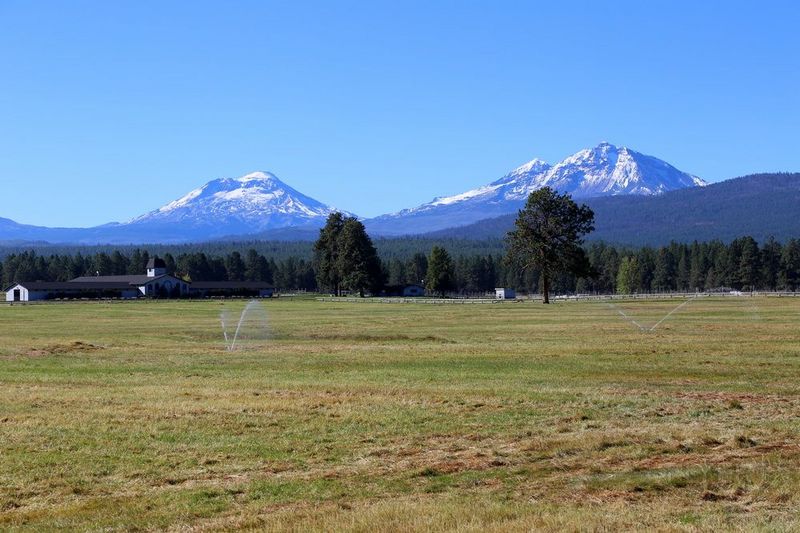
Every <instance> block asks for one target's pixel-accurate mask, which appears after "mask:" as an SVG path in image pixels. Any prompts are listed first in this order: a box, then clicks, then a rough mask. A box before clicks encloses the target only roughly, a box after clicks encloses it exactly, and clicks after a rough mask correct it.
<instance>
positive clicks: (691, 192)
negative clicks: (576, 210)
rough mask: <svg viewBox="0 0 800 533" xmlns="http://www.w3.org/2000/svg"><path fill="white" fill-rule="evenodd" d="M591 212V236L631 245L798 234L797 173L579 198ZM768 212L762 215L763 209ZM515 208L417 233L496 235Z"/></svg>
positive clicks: (509, 221) (508, 226)
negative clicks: (641, 193) (657, 192)
mask: <svg viewBox="0 0 800 533" xmlns="http://www.w3.org/2000/svg"><path fill="white" fill-rule="evenodd" d="M579 203H585V204H586V205H588V206H589V207H591V208H592V209H593V210H594V212H595V220H596V223H595V231H594V232H592V233H591V234H589V235H588V236H587V239H589V240H602V241H606V242H613V243H617V244H629V245H662V244H667V243H669V242H670V241H673V240H674V241H678V242H691V241H693V240H698V241H708V240H714V239H720V240H723V241H729V240H732V239H734V238H737V237H741V236H744V235H750V236H752V237H754V238H755V239H756V240H758V241H759V242H761V241H763V240H765V239H767V238H769V237H775V238H776V239H778V240H786V239H789V238H798V237H800V230H798V229H796V228H797V220H798V219H800V173H792V172H778V173H761V174H750V175H747V176H741V177H738V178H731V179H728V180H724V181H720V182H717V183H711V184H709V185H708V186H706V187H702V188H687V189H680V190H676V191H671V192H667V193H664V194H663V195H658V196H647V197H632V196H614V197H597V198H587V199H583V200H582V201H580V202H579ZM767 212H768V213H769V216H764V213H767ZM515 218H516V213H514V214H506V215H502V216H499V217H492V218H486V219H483V220H480V221H478V222H475V223H473V224H469V225H464V226H460V227H453V228H446V229H442V230H437V231H433V232H427V233H423V234H420V236H421V237H425V238H464V237H467V236H468V237H470V238H474V239H481V238H498V237H503V236H504V235H505V233H506V232H508V231H509V230H511V229H512V228H513V225H514V220H515Z"/></svg>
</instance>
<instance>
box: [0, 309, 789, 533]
mask: <svg viewBox="0 0 800 533" xmlns="http://www.w3.org/2000/svg"><path fill="white" fill-rule="evenodd" d="M679 303H680V301H670V300H666V301H627V302H625V301H623V302H615V306H616V307H612V306H609V305H607V304H605V303H602V302H560V303H555V304H552V305H550V306H544V305H541V304H535V303H530V302H526V303H503V304H496V305H423V304H377V303H372V304H361V303H344V302H319V301H315V300H313V299H307V300H302V299H301V300H292V299H288V298H279V299H273V300H269V301H265V302H264V307H265V308H266V310H267V313H268V316H269V325H270V332H271V338H270V340H269V341H267V342H263V343H261V344H260V345H255V346H253V345H251V346H247V347H244V349H242V350H236V351H232V352H231V351H227V350H226V347H225V344H224V342H223V338H222V329H221V326H220V313H221V311H222V309H223V308H224V307H225V306H229V307H230V306H233V308H235V309H236V310H240V309H242V308H243V307H244V305H245V304H246V302H244V301H234V302H222V301H153V302H128V303H125V302H107V303H99V302H84V303H63V304H62V303H59V304H47V305H13V306H3V307H0V529H2V530H11V531H14V530H35V531H42V530H52V529H57V528H59V529H73V530H101V529H102V530H164V529H166V530H231V529H251V530H296V531H337V530H348V531H352V530H354V531H396V530H397V531H450V530H456V531H527V530H532V529H536V530H559V531H562V530H618V529H638V530H677V531H682V530H686V531H692V530H722V529H725V530H730V529H737V530H742V529H744V530H771V531H782V530H783V531H791V530H798V529H800V511H798V509H800V422H799V421H798V416H800V382H799V380H798V378H800V327H798V326H800V299H795V298H748V297H742V298H734V297H730V298H709V299H697V300H693V301H691V302H689V303H688V304H686V305H685V306H683V307H682V308H680V309H679V310H677V311H676V312H674V313H673V314H672V315H670V316H669V318H668V319H666V320H664V321H663V322H662V323H661V324H659V326H658V327H657V328H656V329H655V330H653V331H650V332H644V331H642V328H639V327H637V326H635V325H634V324H633V323H632V322H631V320H635V321H636V322H637V323H639V324H642V325H645V326H649V325H653V324H656V323H657V322H658V321H659V320H661V319H662V318H663V317H664V316H665V315H666V314H667V313H669V312H670V311H672V310H673V309H674V308H675V307H676V306H677V304H679ZM619 311H623V312H624V314H626V315H627V316H628V317H631V320H628V319H626V318H624V317H623V316H622V314H621V313H620V312H619Z"/></svg>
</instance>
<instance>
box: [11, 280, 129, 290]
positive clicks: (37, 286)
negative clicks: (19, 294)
mask: <svg viewBox="0 0 800 533" xmlns="http://www.w3.org/2000/svg"><path fill="white" fill-rule="evenodd" d="M18 285H19V286H21V287H24V288H26V289H28V290H29V291H82V290H94V291H96V290H105V289H109V290H117V289H130V288H131V285H130V283H124V282H113V281H107V282H103V283H85V282H75V281H20V282H19V283H14V284H13V285H11V286H10V287H8V288H7V289H5V290H6V291H9V290H11V289H13V288H14V287H16V286H18Z"/></svg>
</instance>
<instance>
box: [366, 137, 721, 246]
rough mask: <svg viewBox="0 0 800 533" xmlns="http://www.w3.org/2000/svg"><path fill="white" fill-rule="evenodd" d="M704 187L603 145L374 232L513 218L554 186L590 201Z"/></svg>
mask: <svg viewBox="0 0 800 533" xmlns="http://www.w3.org/2000/svg"><path fill="white" fill-rule="evenodd" d="M705 184H706V183H705V182H704V181H703V180H701V179H700V178H698V177H697V176H692V175H691V174H687V173H685V172H682V171H680V170H678V169H677V168H675V167H673V166H672V165H670V164H668V163H666V162H664V161H662V160H660V159H657V158H655V157H652V156H648V155H644V154H641V153H639V152H636V151H634V150H631V149H629V148H627V147H618V146H615V145H614V144H611V143H609V142H607V141H603V142H601V143H600V144H598V145H597V146H595V147H593V148H586V149H583V150H580V151H579V152H576V153H575V154H573V155H571V156H569V157H567V158H565V159H564V160H563V161H560V162H559V163H557V164H555V165H553V166H551V165H549V164H547V163H545V162H544V161H542V160H541V159H533V160H531V161H529V162H528V163H525V164H524V165H522V166H519V167H517V168H516V169H514V170H512V171H511V172H509V173H508V174H506V175H505V176H503V177H502V178H500V179H498V180H496V181H493V182H492V183H490V184H489V185H484V186H483V187H478V188H476V189H472V190H469V191H467V192H464V193H461V194H456V195H453V196H446V197H440V198H435V199H434V200H433V201H431V202H429V203H427V204H423V205H421V206H419V207H415V208H412V209H405V210H403V211H400V212H398V213H394V214H391V215H384V216H382V217H378V218H376V219H373V220H372V221H371V222H370V227H372V228H374V229H376V230H378V231H384V232H385V233H393V232H395V229H394V228H395V227H398V229H401V230H402V231H400V232H398V233H402V232H405V233H408V232H409V231H413V229H411V228H413V226H414V225H415V224H418V225H420V226H424V228H425V229H426V230H427V231H431V228H433V229H442V228H445V227H453V226H458V225H462V224H465V223H472V222H476V221H478V220H481V219H485V218H490V217H492V216H499V215H503V214H507V213H514V212H515V211H516V210H517V209H519V208H521V207H522V205H524V203H525V200H526V199H527V198H528V196H529V195H530V193H531V192H533V191H535V190H537V189H540V188H542V187H552V188H554V189H556V190H558V191H561V192H566V193H569V194H571V195H572V196H573V197H574V198H587V197H593V196H614V195H624V194H634V195H654V194H661V193H663V192H666V191H671V190H675V189H681V188H684V187H695V186H704V185H705ZM398 223H399V226H398ZM401 226H402V227H401Z"/></svg>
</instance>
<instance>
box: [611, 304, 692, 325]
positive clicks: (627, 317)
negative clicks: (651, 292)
mask: <svg viewBox="0 0 800 533" xmlns="http://www.w3.org/2000/svg"><path fill="white" fill-rule="evenodd" d="M696 298H697V296H692V297H691V298H687V299H686V300H685V301H684V302H681V303H680V304H679V305H678V306H677V307H675V309H673V310H672V311H670V312H669V313H667V314H666V315H664V316H663V317H662V318H661V320H659V321H658V322H656V323H655V324H653V325H652V326H650V327H647V326H643V325H641V324H639V323H638V322H637V321H636V320H634V319H633V318H631V317H629V316H628V315H627V314H625V312H624V311H623V310H622V309H620V308H619V307H617V306H616V305H614V304H612V303H607V304H606V305H608V306H609V307H610V308H612V309H614V310H616V311H617V313H619V314H620V316H622V317H623V318H624V319H625V320H627V321H629V322H630V323H632V324H633V325H634V326H636V327H637V328H639V331H641V332H642V333H652V332H653V331H655V330H656V328H657V327H658V326H660V325H661V324H662V323H663V322H664V321H665V320H667V319H668V318H669V317H670V316H672V314H673V313H675V312H677V311H678V310H679V309H680V308H682V307H683V306H684V305H686V304H688V303H689V302H691V301H692V300H695V299H696Z"/></svg>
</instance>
